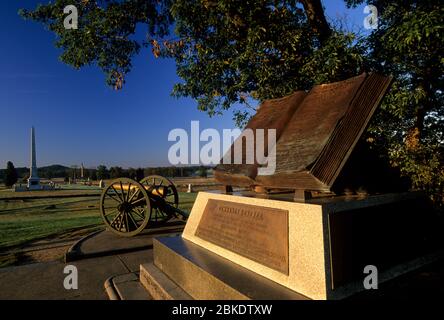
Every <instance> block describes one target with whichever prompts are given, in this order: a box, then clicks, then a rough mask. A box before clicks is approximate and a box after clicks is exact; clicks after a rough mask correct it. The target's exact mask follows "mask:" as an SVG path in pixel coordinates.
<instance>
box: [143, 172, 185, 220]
mask: <svg viewBox="0 0 444 320" xmlns="http://www.w3.org/2000/svg"><path fill="white" fill-rule="evenodd" d="M140 184H142V185H143V186H144V187H145V189H146V190H147V192H148V194H150V193H151V192H153V190H156V188H158V187H165V188H166V191H167V192H166V194H164V195H162V196H161V198H162V199H163V200H164V201H165V202H166V203H168V204H169V205H171V206H172V207H174V208H177V207H178V206H179V195H178V193H177V189H176V186H175V185H174V183H173V182H172V181H171V180H169V179H168V178H165V177H162V176H157V175H153V176H148V177H146V178H144V179H143V180H141V181H140ZM172 217H173V214H171V213H166V212H164V211H162V210H161V209H160V208H158V207H156V206H152V208H151V218H150V221H149V225H150V226H159V225H162V224H164V223H165V222H167V221H168V220H170V219H171V218H172Z"/></svg>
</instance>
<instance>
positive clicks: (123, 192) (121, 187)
mask: <svg viewBox="0 0 444 320" xmlns="http://www.w3.org/2000/svg"><path fill="white" fill-rule="evenodd" d="M119 182H120V192H121V193H122V199H123V200H122V202H125V190H123V183H122V180H120V181H119Z"/></svg>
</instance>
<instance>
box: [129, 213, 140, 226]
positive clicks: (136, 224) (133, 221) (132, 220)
mask: <svg viewBox="0 0 444 320" xmlns="http://www.w3.org/2000/svg"><path fill="white" fill-rule="evenodd" d="M131 212H132V211H131ZM131 212H128V216H129V217H130V220H131V222H132V223H133V225H134V228H135V229H137V228H138V227H139V225H138V223H137V222H136V220H134V217H133V215H132V214H131Z"/></svg>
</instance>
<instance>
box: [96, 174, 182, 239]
mask: <svg viewBox="0 0 444 320" xmlns="http://www.w3.org/2000/svg"><path fill="white" fill-rule="evenodd" d="M100 213H101V216H102V219H103V221H104V223H105V225H106V226H107V227H108V229H109V230H110V231H112V232H114V233H116V234H118V235H120V236H124V237H132V236H135V235H137V234H139V233H140V232H142V231H143V230H144V229H146V228H152V227H158V226H161V225H163V224H165V223H166V222H167V221H169V220H170V219H172V218H174V217H176V218H179V219H182V220H186V219H187V217H188V213H187V212H184V211H182V210H180V209H179V194H178V192H177V189H176V186H175V185H174V183H173V182H172V181H171V180H169V179H167V178H165V177H162V176H157V175H153V176H148V177H146V178H144V179H143V180H141V181H140V182H137V181H136V180H133V179H129V178H118V179H115V180H113V181H111V182H110V184H109V185H108V186H107V187H106V188H105V189H104V190H103V192H102V195H101V198H100Z"/></svg>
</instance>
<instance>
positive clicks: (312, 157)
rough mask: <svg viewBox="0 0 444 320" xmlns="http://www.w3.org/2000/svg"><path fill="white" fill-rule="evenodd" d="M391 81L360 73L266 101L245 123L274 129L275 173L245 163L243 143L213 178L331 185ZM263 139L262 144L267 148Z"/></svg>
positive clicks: (318, 187) (248, 183)
mask: <svg viewBox="0 0 444 320" xmlns="http://www.w3.org/2000/svg"><path fill="white" fill-rule="evenodd" d="M391 81H392V78H391V77H387V76H383V75H380V74H376V73H371V74H367V73H363V74H361V75H359V76H356V77H353V78H349V79H347V80H344V81H340V82H335V83H329V84H321V85H316V86H314V87H313V88H312V89H311V90H310V91H308V92H305V91H296V92H295V93H293V94H291V95H289V96H286V97H283V98H280V99H272V100H266V101H264V102H263V103H262V104H261V106H260V107H259V109H258V111H257V113H256V115H255V116H253V117H252V119H251V120H250V121H249V123H248V125H247V127H246V129H252V130H253V132H256V130H257V129H275V130H276V131H275V134H276V145H275V155H276V157H275V159H276V163H275V170H274V173H272V174H266V175H263V174H261V173H260V168H261V165H260V164H259V163H258V162H257V161H255V162H253V163H247V162H246V155H248V150H247V149H246V148H245V143H243V144H242V151H243V152H242V163H239V162H238V163H237V164H233V162H231V163H228V164H224V163H222V161H221V164H219V165H218V166H217V167H216V168H215V178H216V179H217V180H218V181H219V182H221V183H223V184H224V185H226V186H244V187H254V186H262V187H264V188H268V189H273V188H278V189H292V190H310V191H321V192H329V191H331V189H332V186H333V185H334V183H335V181H336V180H337V179H338V176H340V174H341V172H342V171H343V169H344V166H345V165H346V163H347V161H348V160H349V158H350V155H351V154H352V151H353V149H354V148H355V147H356V145H357V143H358V141H359V139H360V137H361V135H362V133H363V132H364V130H365V129H366V127H367V125H368V123H369V121H370V119H371V117H372V115H373V114H374V112H375V110H376V108H377V107H378V106H379V104H380V103H381V100H382V98H383V96H384V95H385V93H386V92H387V90H388V88H389V86H390V84H391ZM240 139H242V138H240ZM244 139H245V138H244ZM264 141H265V146H264V150H271V149H272V147H273V146H270V145H267V141H268V139H267V137H266V136H265V139H264ZM244 142H245V141H244ZM233 145H234V144H233ZM233 148H234V147H233V146H232V147H231V150H233ZM255 149H256V148H255ZM231 150H230V151H229V152H231ZM228 158H229V157H228ZM231 160H233V157H232V156H231ZM225 163H226V162H225Z"/></svg>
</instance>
